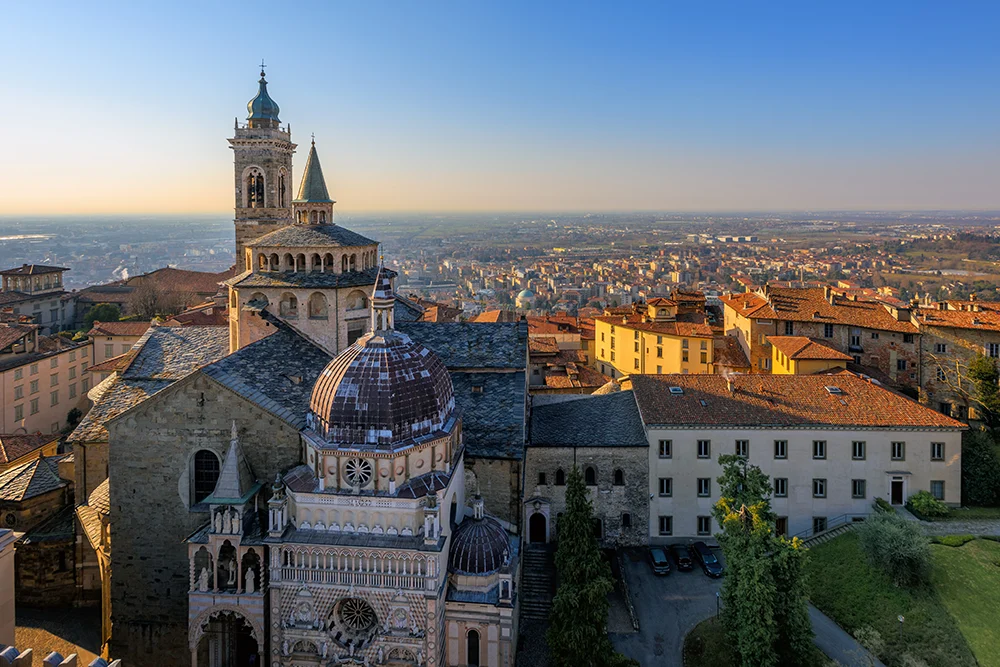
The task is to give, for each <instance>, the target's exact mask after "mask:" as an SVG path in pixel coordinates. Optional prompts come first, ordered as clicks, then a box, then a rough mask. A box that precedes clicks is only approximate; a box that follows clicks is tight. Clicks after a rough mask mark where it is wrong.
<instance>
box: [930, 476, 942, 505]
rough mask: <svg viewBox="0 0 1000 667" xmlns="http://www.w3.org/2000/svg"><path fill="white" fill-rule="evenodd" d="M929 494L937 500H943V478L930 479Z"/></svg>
mask: <svg viewBox="0 0 1000 667" xmlns="http://www.w3.org/2000/svg"><path fill="white" fill-rule="evenodd" d="M931 495H932V496H934V497H935V498H937V499H938V500H944V480H940V479H932V480H931Z"/></svg>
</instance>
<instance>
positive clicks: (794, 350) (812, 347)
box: [767, 336, 854, 361]
mask: <svg viewBox="0 0 1000 667" xmlns="http://www.w3.org/2000/svg"><path fill="white" fill-rule="evenodd" d="M767 340H768V342H770V343H771V345H773V346H774V347H775V349H776V350H778V351H779V352H781V353H782V354H784V355H785V356H786V357H788V358H789V359H794V360H796V361H806V360H809V361H824V360H827V361H853V359H854V357H852V356H851V355H849V354H844V353H843V352H841V351H840V350H835V349H833V348H832V347H830V346H828V345H824V344H823V343H821V342H820V341H817V340H813V339H811V338H807V337H806V336H768V337H767Z"/></svg>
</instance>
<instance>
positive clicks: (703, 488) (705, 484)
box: [698, 477, 712, 498]
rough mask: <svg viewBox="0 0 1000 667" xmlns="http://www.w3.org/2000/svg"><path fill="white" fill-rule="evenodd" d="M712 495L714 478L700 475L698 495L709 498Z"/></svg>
mask: <svg viewBox="0 0 1000 667" xmlns="http://www.w3.org/2000/svg"><path fill="white" fill-rule="evenodd" d="M710 495H712V478H711V477H699V478H698V496H699V497H701V498H707V497H708V496H710Z"/></svg>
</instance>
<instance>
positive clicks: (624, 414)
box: [529, 391, 648, 447]
mask: <svg viewBox="0 0 1000 667" xmlns="http://www.w3.org/2000/svg"><path fill="white" fill-rule="evenodd" d="M529 445H530V446H531V447H538V446H546V447H646V446H648V442H647V440H646V430H645V429H644V428H643V425H642V420H641V419H640V418H639V408H638V407H637V406H636V401H635V396H634V395H633V394H632V392H631V391H619V392H615V393H611V394H601V395H598V396H588V397H587V398H581V399H577V400H575V401H564V402H561V403H550V404H548V405H539V406H536V407H535V408H534V409H533V410H532V411H531V436H530V442H529Z"/></svg>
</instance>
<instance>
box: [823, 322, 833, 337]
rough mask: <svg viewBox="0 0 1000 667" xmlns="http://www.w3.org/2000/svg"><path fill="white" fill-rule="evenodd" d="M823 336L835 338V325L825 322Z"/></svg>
mask: <svg viewBox="0 0 1000 667" xmlns="http://www.w3.org/2000/svg"><path fill="white" fill-rule="evenodd" d="M823 337H824V338H833V325H832V324H824V325H823Z"/></svg>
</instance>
